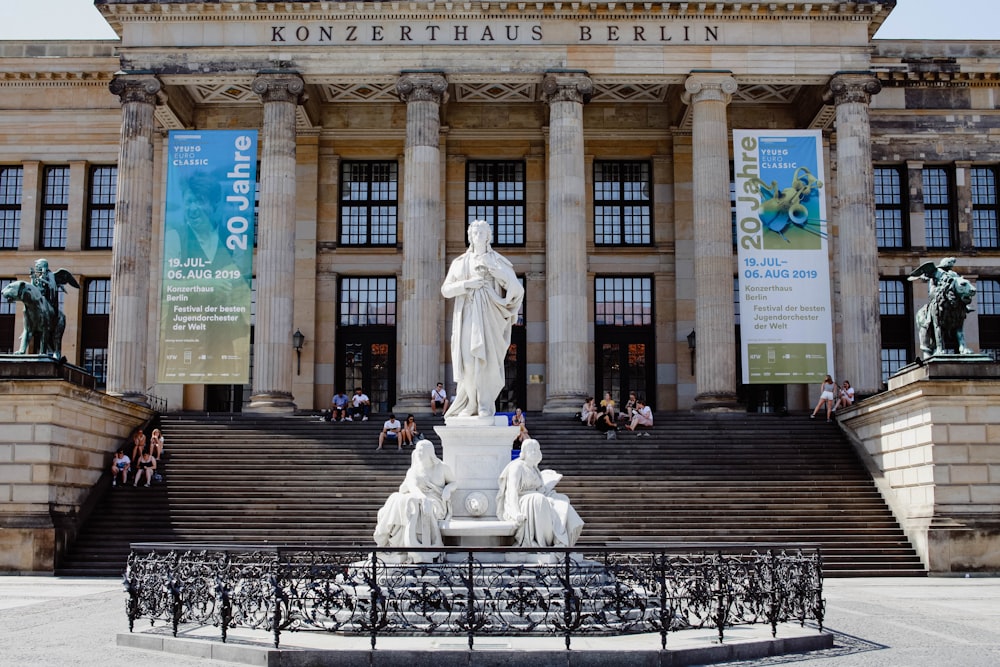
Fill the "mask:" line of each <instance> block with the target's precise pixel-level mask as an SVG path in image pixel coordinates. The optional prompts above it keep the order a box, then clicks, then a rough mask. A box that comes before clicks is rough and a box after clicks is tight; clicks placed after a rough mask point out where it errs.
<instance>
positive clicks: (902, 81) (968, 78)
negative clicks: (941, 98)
mask: <svg viewBox="0 0 1000 667" xmlns="http://www.w3.org/2000/svg"><path fill="white" fill-rule="evenodd" d="M872 69H873V71H872V74H873V75H874V76H875V77H876V78H878V80H879V83H881V84H882V87H883V88H917V87H937V88H942V87H948V86H962V87H968V88H996V87H997V86H998V85H1000V70H994V71H991V72H985V71H980V72H960V71H948V70H921V69H912V68H910V67H908V66H907V65H899V66H898V67H888V68H878V67H873V68H872Z"/></svg>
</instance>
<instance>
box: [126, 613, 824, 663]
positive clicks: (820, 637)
mask: <svg viewBox="0 0 1000 667" xmlns="http://www.w3.org/2000/svg"><path fill="white" fill-rule="evenodd" d="M726 632H727V635H726V642H725V643H724V644H719V643H718V634H717V632H716V631H715V630H713V629H710V628H706V629H702V630H681V631H677V632H671V633H670V634H669V635H668V637H667V650H666V651H661V650H660V648H659V635H648V634H646V635H623V636H618V637H601V638H594V637H576V638H574V640H573V642H572V650H571V651H567V650H566V649H565V648H563V639H562V637H493V636H488V637H478V638H476V644H475V645H474V648H473V649H471V650H470V649H469V648H468V639H467V638H465V637H448V636H441V637H385V638H380V639H379V642H378V649H377V651H373V650H372V649H371V648H370V647H369V646H368V644H369V642H370V638H369V637H368V636H363V637H362V636H359V637H339V636H333V635H329V634H321V633H316V632H299V633H294V634H293V633H285V634H283V635H282V640H283V645H282V647H281V648H274V646H273V644H271V642H272V641H273V637H272V636H271V635H269V634H268V633H266V632H251V631H247V632H244V631H241V630H237V629H233V630H230V632H229V637H230V639H229V641H228V642H227V643H225V644H223V643H222V642H221V641H219V639H218V628H181V630H180V631H179V632H178V636H177V637H172V636H171V634H170V632H169V630H168V629H167V628H165V627H157V628H152V629H149V630H145V631H142V632H134V633H120V634H118V636H117V645H118V646H123V647H128V648H134V649H142V650H146V651H160V652H162V653H167V654H174V655H184V656H199V657H202V658H210V659H213V660H222V661H226V662H234V663H242V664H247V665H261V666H270V665H281V666H282V667H299V666H302V667H304V666H306V665H309V666H312V667H321V666H326V665H337V666H339V665H362V664H364V665H367V664H370V663H371V661H372V660H376V657H377V660H376V662H377V664H379V665H382V666H385V667H390V666H394V665H399V666H400V667H414V666H415V665H434V666H435V667H451V666H452V665H455V666H458V665H461V666H462V667H465V666H467V665H474V664H484V665H524V664H531V665H537V666H538V667H548V666H549V665H558V666H559V667H567V666H568V667H573V666H577V665H620V664H629V665H649V666H652V665H660V666H666V665H669V666H678V667H679V666H681V665H704V664H712V663H720V662H728V661H732V660H754V659H759V658H765V657H769V656H777V655H784V654H791V653H805V652H808V651H819V650H822V649H828V648H831V647H832V646H833V635H832V634H830V633H828V632H822V633H821V632H817V631H816V630H815V629H814V628H808V627H806V628H802V627H799V625H798V624H797V623H781V624H779V625H778V635H779V636H778V637H777V638H772V637H771V629H770V626H768V625H756V626H737V627H732V628H728V629H727V631H726ZM211 633H214V636H212V634H211ZM289 635H292V636H289Z"/></svg>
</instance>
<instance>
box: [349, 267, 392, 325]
mask: <svg viewBox="0 0 1000 667" xmlns="http://www.w3.org/2000/svg"><path fill="white" fill-rule="evenodd" d="M379 324H382V325H388V326H394V325H395V324H396V279H395V278H394V277H391V276H388V277H373V278H365V277H359V278H344V279H343V280H341V281H340V326H348V327H364V326H373V325H379Z"/></svg>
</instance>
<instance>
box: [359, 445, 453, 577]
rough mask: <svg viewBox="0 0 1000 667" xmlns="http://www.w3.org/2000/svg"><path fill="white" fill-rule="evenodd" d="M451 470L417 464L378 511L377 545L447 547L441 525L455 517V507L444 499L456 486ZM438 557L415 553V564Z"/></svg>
mask: <svg viewBox="0 0 1000 667" xmlns="http://www.w3.org/2000/svg"><path fill="white" fill-rule="evenodd" d="M453 481H454V479H453V475H452V474H451V469H450V468H448V466H446V465H445V464H443V463H441V462H440V461H437V462H435V463H434V464H433V465H431V466H430V467H429V468H425V467H424V466H423V465H422V464H420V463H414V464H413V465H411V466H410V469H409V470H408V471H407V472H406V478H405V479H404V480H403V483H402V484H400V485H399V491H397V492H396V493H393V494H392V495H391V496H389V498H388V499H387V500H386V501H385V505H383V506H382V508H381V509H380V510H379V511H378V523H377V524H376V526H375V534H374V536H373V537H374V539H375V544H377V545H378V546H380V547H400V548H401V549H406V548H409V547H439V546H442V545H443V544H444V540H443V539H442V537H441V527H440V525H439V524H438V521H440V520H441V519H445V518H447V517H448V516H450V514H451V505H450V503H449V502H448V501H445V500H444V499H443V497H442V493H443V491H444V488H445V486H446V485H447V484H448V483H450V482H453ZM436 555H437V554H434V553H414V554H411V555H410V560H411V561H414V562H421V561H430V560H433V559H434V557H435V556H436Z"/></svg>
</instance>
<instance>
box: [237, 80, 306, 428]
mask: <svg viewBox="0 0 1000 667" xmlns="http://www.w3.org/2000/svg"><path fill="white" fill-rule="evenodd" d="M252 86H253V91H254V92H255V93H257V94H258V95H260V98H261V100H262V101H263V102H264V132H263V139H262V142H261V158H260V213H259V215H258V221H257V224H258V225H259V232H258V234H257V267H256V274H257V322H256V325H255V328H254V373H253V393H252V395H251V396H250V405H249V406H248V408H247V410H248V411H249V412H258V413H279V414H280V413H289V412H294V411H295V403H294V402H293V398H292V375H293V373H294V368H295V351H294V349H293V348H292V332H293V331H295V323H294V322H293V321H292V320H293V316H294V314H295V313H294V308H293V303H294V299H293V296H294V290H293V285H294V282H295V108H296V106H297V105H298V103H299V99H300V98H301V96H302V91H303V89H304V84H303V81H302V78H301V77H300V76H298V75H297V74H294V73H280V74H278V73H275V74H270V73H268V74H261V75H260V76H258V77H257V78H256V79H254V81H253V84H252Z"/></svg>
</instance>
